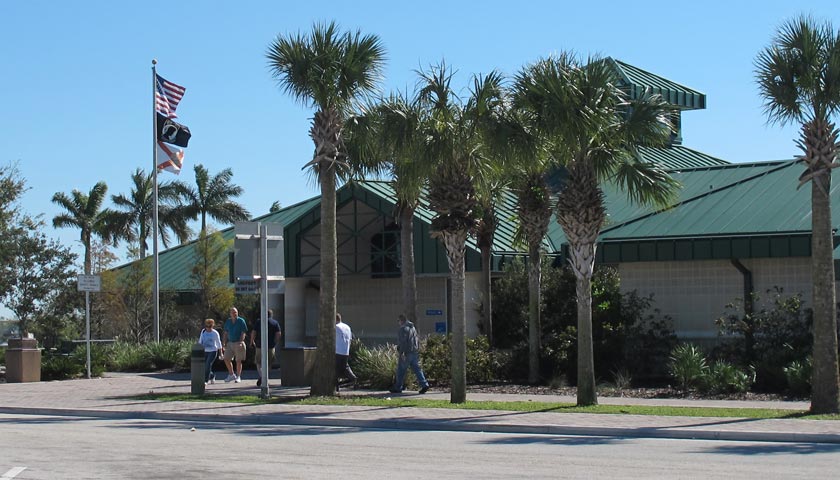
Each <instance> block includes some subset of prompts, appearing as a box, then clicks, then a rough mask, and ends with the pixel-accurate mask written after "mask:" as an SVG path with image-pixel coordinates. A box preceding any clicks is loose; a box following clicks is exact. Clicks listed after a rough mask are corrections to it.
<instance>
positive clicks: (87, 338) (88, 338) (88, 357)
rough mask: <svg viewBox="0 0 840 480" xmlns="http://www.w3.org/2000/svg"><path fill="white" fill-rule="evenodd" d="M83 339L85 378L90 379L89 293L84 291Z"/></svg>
mask: <svg viewBox="0 0 840 480" xmlns="http://www.w3.org/2000/svg"><path fill="white" fill-rule="evenodd" d="M85 332H86V333H85V339H86V340H87V342H86V343H87V378H88V379H90V292H89V291H85Z"/></svg>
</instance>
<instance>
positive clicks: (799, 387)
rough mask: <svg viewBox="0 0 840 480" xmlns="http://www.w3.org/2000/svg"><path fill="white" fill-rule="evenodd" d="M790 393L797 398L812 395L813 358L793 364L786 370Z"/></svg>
mask: <svg viewBox="0 0 840 480" xmlns="http://www.w3.org/2000/svg"><path fill="white" fill-rule="evenodd" d="M784 372H785V379H786V380H787V384H788V391H789V392H790V393H791V394H793V395H796V396H801V397H806V396H808V395H810V394H811V372H812V365H811V357H808V358H806V359H805V360H802V361H799V360H797V361H794V362H791V364H790V365H788V366H786V367H785V368H784Z"/></svg>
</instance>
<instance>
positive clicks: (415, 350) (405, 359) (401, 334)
mask: <svg viewBox="0 0 840 480" xmlns="http://www.w3.org/2000/svg"><path fill="white" fill-rule="evenodd" d="M399 323H400V329H399V330H398V331H397V352H398V353H399V355H400V360H399V363H398V364H397V383H395V384H394V388H392V389H391V393H401V392H402V391H403V387H404V385H403V382H404V381H405V373H406V372H407V371H408V367H409V366H410V367H411V370H412V371H414V376H415V377H417V383H419V384H420V391H419V392H417V393H426V392H427V391H429V382H427V381H426V376H425V375H423V370H422V369H421V368H420V340H418V339H417V330H416V329H415V328H414V324H413V323H411V322H409V321H408V319H407V318H405V315H403V314H400V317H399Z"/></svg>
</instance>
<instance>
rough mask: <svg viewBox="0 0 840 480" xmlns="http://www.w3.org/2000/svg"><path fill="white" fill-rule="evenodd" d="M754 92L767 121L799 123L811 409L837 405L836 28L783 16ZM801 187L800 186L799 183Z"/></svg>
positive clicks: (835, 409)
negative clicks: (806, 203) (805, 197)
mask: <svg viewBox="0 0 840 480" xmlns="http://www.w3.org/2000/svg"><path fill="white" fill-rule="evenodd" d="M755 65H756V77H757V81H758V87H759V93H760V95H761V97H762V99H763V101H764V110H765V112H766V114H767V117H768V119H769V121H770V122H771V123H779V124H781V125H785V124H787V123H789V122H796V123H801V124H802V128H801V133H800V137H799V139H798V140H797V141H796V144H797V146H798V147H799V148H800V149H801V150H802V152H803V153H804V156H802V157H801V158H802V160H803V162H804V164H805V167H806V168H805V172H804V173H803V174H802V176H801V177H800V183H799V186H800V187H801V186H802V185H804V184H806V183H808V182H811V282H812V284H813V293H812V294H813V300H812V301H813V307H814V331H813V332H814V353H813V366H814V368H813V374H812V375H813V376H812V379H811V411H812V412H814V413H840V378H839V377H838V357H837V314H836V308H837V307H836V304H835V295H836V294H835V291H834V262H833V260H832V258H833V257H832V251H833V249H834V244H833V238H832V236H833V234H832V224H831V198H830V192H831V172H832V170H833V169H834V168H837V167H838V163H837V161H836V160H837V150H838V136H840V135H839V134H838V130H837V125H836V124H835V123H834V121H833V120H832V117H833V116H834V115H836V114H837V113H838V111H840V32H839V31H836V30H834V27H833V26H832V25H831V23H829V22H824V23H818V22H817V21H816V20H815V19H814V18H812V17H806V16H802V17H799V18H796V19H792V20H789V21H787V22H786V23H784V24H783V25H782V26H781V27H779V29H778V30H777V31H776V35H775V37H774V38H773V43H772V44H771V45H770V46H769V47H767V48H765V49H764V50H762V51H761V53H759V55H758V57H757V58H756V61H755ZM797 188H798V187H797Z"/></svg>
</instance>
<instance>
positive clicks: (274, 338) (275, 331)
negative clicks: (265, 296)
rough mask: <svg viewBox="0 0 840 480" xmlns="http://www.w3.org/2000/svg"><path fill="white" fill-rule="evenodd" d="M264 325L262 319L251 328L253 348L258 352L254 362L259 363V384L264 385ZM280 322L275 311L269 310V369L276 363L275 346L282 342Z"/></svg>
mask: <svg viewBox="0 0 840 480" xmlns="http://www.w3.org/2000/svg"><path fill="white" fill-rule="evenodd" d="M261 329H262V326H261V325H260V320H257V321H256V322H255V323H254V328H253V329H251V348H253V349H254V350H255V351H256V352H257V353H256V356H254V362H255V363H256V364H257V375H259V377H258V378H257V386H258V387H259V386H261V385H262V348H261V347H260V346H261V345H262V330H261ZM281 334H282V333H281V332H280V324H279V323H277V320H275V319H274V311H273V310H271V309H269V310H268V369H269V370H271V366H272V365H273V364H274V347H275V346H276V345H277V344H278V343H280V335H281ZM278 381H279V380H278Z"/></svg>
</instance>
